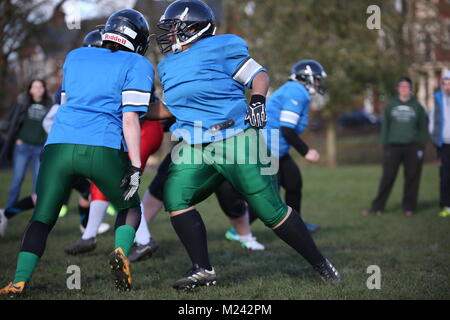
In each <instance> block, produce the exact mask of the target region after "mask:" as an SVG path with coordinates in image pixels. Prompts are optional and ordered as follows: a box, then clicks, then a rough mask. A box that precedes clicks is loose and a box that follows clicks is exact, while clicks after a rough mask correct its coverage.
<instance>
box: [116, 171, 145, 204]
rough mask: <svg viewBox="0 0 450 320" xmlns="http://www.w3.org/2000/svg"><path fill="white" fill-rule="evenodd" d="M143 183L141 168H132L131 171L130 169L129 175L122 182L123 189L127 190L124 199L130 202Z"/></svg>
mask: <svg viewBox="0 0 450 320" xmlns="http://www.w3.org/2000/svg"><path fill="white" fill-rule="evenodd" d="M140 183H141V168H138V167H135V166H131V167H130V169H128V171H127V173H126V174H125V176H124V177H123V179H122V182H121V184H120V187H121V188H126V190H125V192H124V193H123V199H124V200H125V201H128V200H130V199H131V198H132V197H133V196H134V194H135V193H136V191H137V190H138V188H139V184H140Z"/></svg>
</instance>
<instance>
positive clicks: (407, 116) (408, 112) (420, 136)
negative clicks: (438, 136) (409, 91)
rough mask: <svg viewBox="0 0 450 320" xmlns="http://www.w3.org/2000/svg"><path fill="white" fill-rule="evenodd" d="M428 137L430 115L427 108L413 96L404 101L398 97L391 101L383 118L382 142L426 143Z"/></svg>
mask: <svg viewBox="0 0 450 320" xmlns="http://www.w3.org/2000/svg"><path fill="white" fill-rule="evenodd" d="M427 139H428V117H427V115H426V113H425V109H424V108H423V107H422V105H421V104H420V103H419V102H418V101H417V100H416V98H415V97H413V96H411V98H410V99H409V101H407V102H403V101H401V100H400V99H399V98H398V97H396V98H394V99H392V100H391V101H389V103H388V105H387V107H386V109H384V111H383V115H382V120H381V143H382V144H389V143H394V144H409V143H422V144H425V143H426V142H427Z"/></svg>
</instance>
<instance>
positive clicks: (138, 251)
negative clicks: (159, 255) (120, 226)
mask: <svg viewBox="0 0 450 320" xmlns="http://www.w3.org/2000/svg"><path fill="white" fill-rule="evenodd" d="M158 248H159V245H158V244H157V243H156V241H155V240H153V239H150V241H149V242H148V243H147V244H139V243H135V244H134V245H133V249H132V250H131V253H130V255H129V256H128V260H130V262H136V261H140V260H144V259H147V258H150V257H151V256H152V254H153V253H155V252H156V250H158Z"/></svg>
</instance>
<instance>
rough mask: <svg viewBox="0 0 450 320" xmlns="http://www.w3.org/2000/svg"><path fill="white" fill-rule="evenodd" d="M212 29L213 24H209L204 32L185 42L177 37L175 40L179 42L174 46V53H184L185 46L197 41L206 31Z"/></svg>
mask: <svg viewBox="0 0 450 320" xmlns="http://www.w3.org/2000/svg"><path fill="white" fill-rule="evenodd" d="M210 27H211V23H208V25H207V26H206V27H204V28H203V29H202V30H200V31H199V32H197V34H196V35H195V36H193V37H190V38H189V39H187V40H186V41H184V42H180V39H179V38H178V36H176V37H175V38H176V41H177V42H176V43H174V44H173V45H172V51H173V52H174V53H178V52H181V51H183V46H185V45H187V44H189V43H192V42H194V41H195V40H197V39H198V38H200V37H201V36H202V35H203V34H204V33H205V32H206V31H208V29H209V28H210ZM215 33H216V28H214V31H213V35H214V34H215Z"/></svg>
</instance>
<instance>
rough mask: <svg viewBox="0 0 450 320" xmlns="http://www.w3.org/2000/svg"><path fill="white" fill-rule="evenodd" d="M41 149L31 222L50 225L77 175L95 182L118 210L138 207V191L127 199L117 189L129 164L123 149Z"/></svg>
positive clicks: (56, 146) (70, 146) (63, 146)
mask: <svg viewBox="0 0 450 320" xmlns="http://www.w3.org/2000/svg"><path fill="white" fill-rule="evenodd" d="M43 152H44V153H43V159H42V163H41V167H40V169H39V175H38V180H37V189H36V190H37V203H36V208H35V210H34V213H33V217H32V221H40V222H42V223H45V224H48V225H50V226H52V227H53V225H54V224H55V223H56V220H57V218H58V213H59V210H60V208H61V206H62V205H63V203H64V199H65V198H66V196H67V194H68V193H69V192H70V189H71V186H72V182H73V181H74V180H75V179H76V178H77V177H85V178H87V179H89V180H91V181H92V182H93V183H95V185H96V186H97V187H98V188H99V189H100V190H101V191H102V192H103V194H104V195H105V196H106V197H107V198H108V200H109V201H110V202H111V203H112V205H113V206H114V207H115V208H116V209H117V210H118V211H121V210H125V209H129V208H133V207H139V205H140V200H139V195H138V193H137V192H136V194H135V195H134V196H133V197H132V198H131V199H130V200H129V201H125V200H123V193H124V191H125V190H124V189H123V188H120V183H121V180H122V178H123V176H124V175H125V173H126V171H127V170H128V168H129V166H130V160H129V158H128V155H127V153H125V152H124V151H121V150H117V149H112V148H107V147H97V146H87V145H76V144H50V145H47V146H46V147H45V148H44V151H43Z"/></svg>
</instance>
